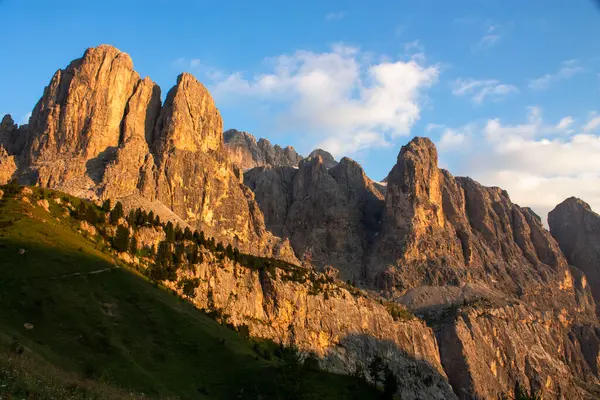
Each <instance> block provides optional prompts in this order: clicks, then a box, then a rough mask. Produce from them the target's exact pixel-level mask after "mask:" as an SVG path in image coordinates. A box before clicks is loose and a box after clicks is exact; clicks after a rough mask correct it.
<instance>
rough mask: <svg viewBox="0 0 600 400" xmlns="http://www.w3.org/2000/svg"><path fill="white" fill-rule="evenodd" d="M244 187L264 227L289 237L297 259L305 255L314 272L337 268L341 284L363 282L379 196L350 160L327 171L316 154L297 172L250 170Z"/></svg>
mask: <svg viewBox="0 0 600 400" xmlns="http://www.w3.org/2000/svg"><path fill="white" fill-rule="evenodd" d="M330 165H332V164H330ZM245 184H246V185H247V186H248V187H250V188H251V189H252V190H253V191H254V193H255V195H256V200H257V202H258V204H259V205H260V207H261V210H262V211H263V213H264V214H265V222H266V225H267V227H268V228H269V229H270V230H271V231H272V232H274V233H275V234H277V235H280V236H282V237H289V238H290V243H291V245H292V247H293V248H294V250H295V252H296V254H298V255H307V256H308V257H310V258H311V260H310V262H312V263H313V264H315V265H316V266H318V267H322V266H325V265H328V264H331V265H334V266H336V267H337V268H338V269H340V272H341V276H342V278H343V279H362V278H363V276H364V271H363V259H364V257H365V254H366V252H367V251H368V249H369V248H370V246H371V244H372V242H373V240H374V237H375V233H376V232H377V229H378V221H379V215H380V213H381V210H382V207H383V197H382V196H381V193H380V192H379V191H378V190H377V189H375V187H374V186H373V182H372V181H371V180H370V179H369V178H367V177H366V175H365V174H364V172H363V170H362V168H361V167H360V165H358V164H357V163H356V162H355V161H353V160H351V159H349V158H343V159H342V160H341V161H340V162H339V163H335V164H334V166H333V167H332V168H327V167H326V162H325V160H324V159H323V158H322V157H321V155H318V154H317V155H313V156H312V157H309V158H306V159H304V160H302V161H301V162H300V166H299V168H298V169H297V170H296V169H294V168H290V167H281V168H269V167H260V168H255V169H252V170H250V171H248V172H247V173H246V174H245Z"/></svg>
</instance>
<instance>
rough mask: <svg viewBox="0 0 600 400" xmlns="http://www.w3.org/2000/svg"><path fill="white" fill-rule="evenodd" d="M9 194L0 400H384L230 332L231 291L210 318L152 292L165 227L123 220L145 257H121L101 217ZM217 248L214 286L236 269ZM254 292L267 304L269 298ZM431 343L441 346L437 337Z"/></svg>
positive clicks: (1, 196)
mask: <svg viewBox="0 0 600 400" xmlns="http://www.w3.org/2000/svg"><path fill="white" fill-rule="evenodd" d="M0 192H1V193H0V238H1V240H0V259H1V260H2V261H1V262H0V267H1V269H2V277H1V278H0V281H1V284H0V296H1V298H2V305H0V383H1V384H0V397H2V398H30V399H34V398H35V399H49V398H56V399H132V398H135V399H142V398H143V399H147V398H157V399H165V398H178V399H232V398H234V399H256V398H260V397H261V396H262V398H267V399H271V398H273V399H288V398H291V397H293V398H302V399H314V398H318V399H338V398H340V396H343V397H344V398H348V399H357V400H358V399H377V398H379V394H378V391H377V390H376V389H374V388H373V387H371V386H370V385H368V384H367V383H366V382H365V381H364V380H360V379H357V378H352V377H349V376H343V375H337V374H332V373H328V372H325V371H323V370H320V369H319V368H317V367H315V366H314V365H313V366H312V367H310V368H308V366H305V367H300V366H299V365H298V364H297V360H296V359H295V358H294V357H295V355H294V353H292V352H286V351H285V350H286V349H281V348H280V347H279V346H277V345H276V344H274V343H273V342H270V341H267V340H261V339H256V338H255V339H249V338H248V337H247V334H245V335H244V334H242V333H238V332H235V330H233V329H231V328H227V327H225V326H222V325H221V324H219V323H218V322H217V321H216V320H215V316H216V315H217V312H218V311H219V309H218V308H217V307H221V306H222V305H223V304H224V303H225V300H226V297H223V295H222V293H223V292H224V291H225V290H226V288H222V289H217V290H215V292H214V297H215V305H214V306H212V307H206V308H205V311H206V312H201V311H199V310H197V309H195V308H194V307H193V306H192V305H190V304H189V303H187V302H184V301H181V299H178V298H177V296H176V295H174V293H169V291H170V290H169V289H167V287H166V286H164V285H162V284H161V282H160V281H154V282H150V281H149V280H150V279H149V278H148V277H147V276H148V274H147V272H148V269H147V268H146V267H147V265H146V260H147V259H148V256H149V249H150V245H149V243H150V242H152V240H151V238H160V237H161V235H162V237H163V239H164V230H163V227H162V226H153V225H150V224H145V223H144V224H143V226H137V225H133V224H129V222H127V220H129V221H131V220H130V219H124V218H120V220H119V226H121V227H123V226H126V227H127V228H128V230H129V231H130V232H131V235H132V236H134V237H136V238H137V239H138V243H139V249H138V251H135V252H133V253H129V254H127V253H120V254H119V253H117V252H116V251H114V250H113V249H112V248H111V244H113V243H114V240H115V231H117V229H115V228H117V226H116V225H112V224H110V223H109V218H108V215H104V214H103V213H102V212H101V210H100V209H99V208H98V207H96V206H95V205H93V204H91V203H88V202H85V201H81V200H80V199H77V198H73V197H71V196H67V195H66V194H64V193H60V192H55V191H51V190H44V189H40V188H33V189H30V188H27V187H25V188H17V190H15V188H10V187H6V186H5V187H0ZM82 204H83V207H84V210H86V212H85V213H80V210H81V208H82ZM90 214H91V215H92V218H90ZM89 220H93V221H92V222H90V221H89ZM144 243H146V244H144ZM176 243H177V244H180V243H181V242H179V241H178V242H176ZM146 246H147V247H146ZM209 247H210V246H208V245H207V247H204V246H200V247H199V248H200V249H201V251H202V254H203V256H204V257H205V261H204V262H203V264H202V266H201V267H199V271H200V272H201V274H202V275H204V276H206V277H207V278H209V281H210V282H213V283H214V282H215V280H220V279H221V277H222V276H229V275H230V274H231V268H232V267H233V264H232V263H231V262H229V263H225V262H223V261H220V260H217V258H216V257H214V256H213V254H216V253H213V252H214V249H212V248H210V249H209ZM225 264H227V265H225ZM182 268H183V267H182ZM185 268H186V269H188V268H189V266H188V265H186V267H185ZM235 268H237V271H238V273H240V274H241V275H242V276H244V278H240V283H242V282H243V283H245V284H248V283H250V282H252V279H251V278H252V277H255V276H257V275H258V272H257V271H254V272H253V271H251V270H249V269H247V268H244V267H242V266H241V265H239V264H238V265H237V266H235ZM167 282H168V281H167ZM181 282H183V281H182V278H181V277H180V278H179V279H178V280H177V281H175V282H173V287H176V286H177V285H176V284H177V283H181ZM273 282H277V284H278V286H277V287H280V285H281V287H285V285H286V284H285V283H284V282H278V280H277V279H274V280H273ZM206 284H207V282H204V281H203V283H202V285H206ZM159 285H160V287H158V286H159ZM180 287H181V286H180ZM253 288H254V289H257V290H258V292H255V293H253V296H254V297H253V298H252V299H253V300H256V301H259V299H261V298H262V296H261V295H260V290H261V289H260V286H254V287H253ZM165 289H166V290H165ZM228 289H230V288H227V290H228ZM203 290H204V288H202V292H203V293H204V294H206V293H207V292H204V291H203ZM240 291H241V292H242V293H243V294H244V295H248V294H249V293H248V292H247V291H244V290H243V288H240ZM200 292H201V290H198V293H199V294H200ZM275 295H276V294H275V293H271V294H269V293H266V294H265V296H264V298H265V300H266V299H267V298H268V299H270V301H283V295H284V294H283V293H282V294H280V295H279V297H275ZM319 297H320V298H321V301H322V294H321V295H320V296H319ZM333 302H334V301H333V299H332V300H330V303H333ZM257 305H258V307H259V309H260V304H257ZM377 306H378V304H377ZM247 307H248V305H247ZM249 308H250V309H252V308H251V307H249ZM223 311H230V310H229V309H227V308H224V309H223ZM383 312H384V313H386V314H387V312H386V311H385V310H384V311H383ZM365 314H366V313H365ZM211 316H212V317H211ZM387 317H388V318H389V319H390V320H391V317H390V316H389V314H388V315H387ZM273 318H274V319H277V316H275V315H274V316H273ZM373 318H374V319H376V318H377V317H376V316H373ZM408 325H411V324H410V323H408ZM412 325H413V326H414V329H415V331H416V332H419V333H424V334H427V328H421V327H420V325H419V324H417V323H413V324H412ZM419 329H420V330H419ZM238 331H240V332H242V331H241V330H240V329H238ZM265 336H268V335H263V337H265ZM424 340H425V339H424ZM429 341H430V342H429V343H430V345H432V346H435V343H434V341H433V337H432V336H431V334H430V333H429ZM431 350H432V352H431V354H432V355H435V354H436V353H435V347H432V348H431ZM437 365H438V368H439V369H441V367H440V366H439V362H438V364H437ZM441 382H442V383H443V381H441Z"/></svg>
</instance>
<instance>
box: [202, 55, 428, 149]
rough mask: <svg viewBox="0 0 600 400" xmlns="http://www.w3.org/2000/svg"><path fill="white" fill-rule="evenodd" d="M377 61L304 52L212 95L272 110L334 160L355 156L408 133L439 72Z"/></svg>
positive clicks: (231, 79) (237, 78)
mask: <svg viewBox="0 0 600 400" xmlns="http://www.w3.org/2000/svg"><path fill="white" fill-rule="evenodd" d="M371 59H372V57H370V56H369V55H368V54H367V53H363V52H361V51H360V50H358V49H356V48H353V47H347V46H343V45H337V46H334V47H333V48H332V50H331V51H330V52H325V53H314V52H310V51H297V52H296V53H294V54H291V55H282V56H278V57H274V58H271V59H269V60H267V64H268V66H269V67H270V68H269V69H270V71H269V72H267V73H263V74H256V75H254V76H253V77H252V78H250V79H246V78H245V77H244V76H243V74H241V73H235V74H232V75H229V76H228V77H227V78H225V79H223V80H220V81H218V82H216V83H215V84H214V85H213V88H212V93H213V95H214V96H215V98H216V99H217V101H222V102H227V101H239V100H242V99H243V101H244V102H245V104H248V103H249V101H248V99H249V98H250V99H252V101H250V103H252V104H256V103H260V102H262V103H263V104H264V103H267V104H272V105H273V109H277V110H278V111H277V113H276V115H273V116H271V117H273V118H275V119H276V120H277V121H278V122H279V127H280V129H284V128H287V129H290V127H292V128H293V129H295V130H296V131H301V132H305V134H306V135H308V136H307V139H308V140H309V141H313V143H312V144H316V146H318V147H322V148H325V149H326V150H328V151H330V152H331V153H332V154H334V155H335V156H341V155H346V154H351V153H354V152H356V151H358V150H361V149H366V148H371V147H381V146H387V145H389V144H390V143H391V142H392V141H393V140H394V139H396V138H398V137H400V136H406V135H408V134H409V133H410V129H411V127H412V126H413V124H414V123H415V122H416V121H417V120H418V119H419V116H420V99H421V98H422V95H423V93H422V92H423V90H424V89H426V88H427V87H429V86H431V85H432V84H434V83H435V82H436V80H437V77H438V74H439V71H438V68H437V67H436V66H426V65H423V64H422V63H420V62H419V61H418V60H416V59H414V58H413V59H411V60H408V61H400V60H396V61H394V60H390V59H386V60H384V61H379V62H375V63H373V62H371V61H370V60H371ZM315 142H316V143H315Z"/></svg>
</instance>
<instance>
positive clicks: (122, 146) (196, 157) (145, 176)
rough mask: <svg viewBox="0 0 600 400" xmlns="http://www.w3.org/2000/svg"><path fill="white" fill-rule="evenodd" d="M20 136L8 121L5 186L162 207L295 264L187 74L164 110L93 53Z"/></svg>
mask: <svg viewBox="0 0 600 400" xmlns="http://www.w3.org/2000/svg"><path fill="white" fill-rule="evenodd" d="M20 129H21V128H18V129H17V127H16V125H14V123H13V122H12V119H10V117H5V118H4V119H3V122H2V125H1V131H0V137H1V138H2V143H1V144H2V145H3V146H4V145H6V146H9V145H10V146H9V147H10V150H9V151H8V152H7V151H3V152H2V153H0V171H2V174H1V176H0V179H4V180H6V179H7V177H8V176H16V177H18V178H19V179H20V180H21V182H23V183H27V184H37V185H41V186H44V187H48V188H56V189H60V190H62V191H65V192H68V193H70V194H73V195H76V196H79V197H87V198H90V199H100V200H102V199H106V198H111V199H113V200H116V199H121V198H128V199H131V197H139V198H142V199H144V200H145V203H146V204H153V205H156V203H162V204H164V205H166V206H167V207H168V208H169V209H171V210H172V211H173V212H174V213H175V214H177V215H178V216H179V217H181V218H182V219H183V221H185V222H186V223H188V224H190V225H192V226H193V227H195V228H197V229H199V230H204V231H205V232H206V234H209V235H211V236H214V237H216V238H217V239H218V240H220V241H224V242H225V243H231V244H233V245H234V246H237V247H239V248H240V249H241V250H244V251H247V252H252V253H255V254H261V255H265V256H276V257H281V258H283V259H286V260H288V261H291V262H297V260H296V258H295V257H294V254H293V251H292V250H291V248H290V247H289V244H288V243H287V242H286V241H282V240H281V239H279V238H277V237H274V236H273V235H272V234H271V233H270V232H268V231H267V230H266V229H265V226H264V221H263V216H262V213H261V212H260V209H259V208H258V207H257V205H256V202H255V201H254V198H253V195H252V193H251V192H250V191H249V190H248V189H247V188H246V187H244V186H243V183H242V180H243V178H242V175H241V172H240V170H239V169H238V168H237V167H235V166H233V165H232V164H231V162H230V161H229V160H228V158H227V153H226V151H225V149H224V145H223V137H222V120H221V116H220V114H219V111H218V110H217V108H216V106H215V104H214V102H213V100H212V97H211V96H210V94H209V93H208V91H207V90H206V88H205V87H204V86H202V84H200V83H199V82H198V81H197V80H196V79H195V78H194V77H193V76H191V75H189V74H182V75H180V76H179V78H178V80H177V84H176V85H175V86H174V87H173V88H172V89H171V90H170V91H169V93H168V95H167V98H166V101H165V104H164V105H161V100H160V88H159V87H158V86H157V85H156V84H155V83H154V82H152V81H151V80H150V79H149V78H144V79H141V78H140V76H139V75H138V74H137V72H135V71H134V70H133V62H132V61H131V58H130V57H129V56H128V55H127V54H126V53H123V52H121V51H119V50H117V49H115V48H114V47H112V46H107V45H102V46H98V47H96V48H91V49H88V50H87V51H86V52H85V54H84V55H83V57H82V58H80V59H77V60H75V61H73V62H71V63H70V64H69V65H68V66H67V68H65V69H64V70H59V71H58V72H56V74H55V75H54V76H53V78H52V80H51V82H50V84H49V85H48V87H46V89H45V90H44V95H43V96H42V98H41V99H40V101H39V102H38V103H37V105H36V106H35V108H34V110H33V113H32V116H31V119H30V125H29V127H28V128H27V129H26V130H24V131H25V132H26V134H21V132H19V135H16V134H15V132H18V131H19V130H20ZM21 137H25V138H26V140H25V141H23V143H24V144H23V146H22V148H19V146H20V142H19V141H18V140H16V139H15V138H21ZM10 151H13V152H14V154H12V153H10ZM11 157H14V158H13V159H11ZM130 203H140V201H137V202H131V201H130ZM158 208H160V207H158Z"/></svg>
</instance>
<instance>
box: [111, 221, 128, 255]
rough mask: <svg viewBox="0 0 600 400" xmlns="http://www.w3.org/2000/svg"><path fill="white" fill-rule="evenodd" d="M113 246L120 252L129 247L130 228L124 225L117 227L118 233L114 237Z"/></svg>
mask: <svg viewBox="0 0 600 400" xmlns="http://www.w3.org/2000/svg"><path fill="white" fill-rule="evenodd" d="M113 247H114V248H115V250H117V251H118V252H119V253H123V252H125V251H127V248H128V247H129V229H127V228H125V227H124V226H123V225H119V226H118V227H117V233H116V234H115V237H114V238H113Z"/></svg>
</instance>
